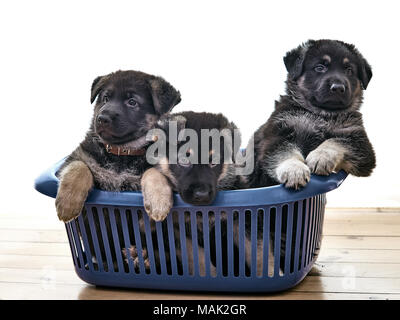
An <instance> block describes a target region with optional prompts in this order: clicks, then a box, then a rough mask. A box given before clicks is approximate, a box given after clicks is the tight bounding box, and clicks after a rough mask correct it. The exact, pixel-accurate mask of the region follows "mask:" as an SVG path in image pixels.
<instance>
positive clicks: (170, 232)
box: [167, 213, 178, 275]
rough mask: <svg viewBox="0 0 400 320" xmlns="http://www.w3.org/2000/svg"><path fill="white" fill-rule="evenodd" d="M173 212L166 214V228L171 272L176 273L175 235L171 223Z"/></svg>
mask: <svg viewBox="0 0 400 320" xmlns="http://www.w3.org/2000/svg"><path fill="white" fill-rule="evenodd" d="M172 218H173V213H170V214H169V215H168V216H167V228H168V243H169V255H170V261H171V273H172V274H174V275H175V274H177V273H178V271H177V264H176V258H177V257H176V251H175V235H174V224H173V220H172Z"/></svg>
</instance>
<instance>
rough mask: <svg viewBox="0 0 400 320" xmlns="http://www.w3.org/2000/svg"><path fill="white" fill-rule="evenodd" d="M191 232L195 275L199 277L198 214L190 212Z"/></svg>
mask: <svg viewBox="0 0 400 320" xmlns="http://www.w3.org/2000/svg"><path fill="white" fill-rule="evenodd" d="M190 230H191V236H192V248H193V274H194V275H199V274H200V272H199V244H198V238H197V216H196V212H195V211H193V210H191V211H190Z"/></svg>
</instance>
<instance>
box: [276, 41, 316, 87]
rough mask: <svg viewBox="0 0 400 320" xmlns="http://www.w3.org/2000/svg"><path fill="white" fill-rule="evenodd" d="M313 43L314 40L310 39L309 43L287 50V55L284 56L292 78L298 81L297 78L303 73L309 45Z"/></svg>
mask: <svg viewBox="0 0 400 320" xmlns="http://www.w3.org/2000/svg"><path fill="white" fill-rule="evenodd" d="M312 43H313V40H309V41H308V42H307V43H305V44H302V45H300V46H298V47H297V48H296V49H293V50H291V51H289V52H287V53H286V56H285V57H284V58H283V62H284V63H285V67H286V70H287V71H288V73H289V77H290V78H291V79H292V80H295V81H296V80H297V78H298V77H300V75H301V74H302V72H303V64H304V59H305V57H306V53H307V50H308V47H309V46H310V45H311V44H312Z"/></svg>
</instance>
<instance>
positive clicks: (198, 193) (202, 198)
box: [192, 185, 212, 203]
mask: <svg viewBox="0 0 400 320" xmlns="http://www.w3.org/2000/svg"><path fill="white" fill-rule="evenodd" d="M192 190H193V191H192V197H193V200H195V201H196V202H204V203H208V202H209V201H210V200H211V196H212V191H211V188H210V187H209V186H207V185H199V186H196V187H194V188H193V189H192Z"/></svg>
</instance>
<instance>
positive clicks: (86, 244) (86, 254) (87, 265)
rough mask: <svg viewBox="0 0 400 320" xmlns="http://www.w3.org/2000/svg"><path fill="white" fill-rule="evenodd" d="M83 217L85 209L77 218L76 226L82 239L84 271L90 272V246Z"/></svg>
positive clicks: (91, 267) (91, 266)
mask: <svg viewBox="0 0 400 320" xmlns="http://www.w3.org/2000/svg"><path fill="white" fill-rule="evenodd" d="M84 216H85V217H86V209H84V210H83V211H82V214H80V215H79V216H78V218H77V221H78V226H79V231H80V234H81V237H82V241H83V250H84V257H85V258H86V259H85V269H86V270H92V269H93V262H92V254H91V251H90V245H89V241H88V235H87V231H86V227H85V222H84Z"/></svg>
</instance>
